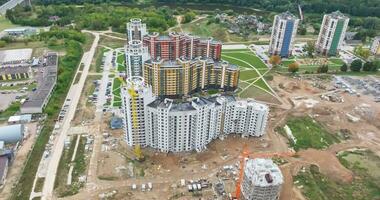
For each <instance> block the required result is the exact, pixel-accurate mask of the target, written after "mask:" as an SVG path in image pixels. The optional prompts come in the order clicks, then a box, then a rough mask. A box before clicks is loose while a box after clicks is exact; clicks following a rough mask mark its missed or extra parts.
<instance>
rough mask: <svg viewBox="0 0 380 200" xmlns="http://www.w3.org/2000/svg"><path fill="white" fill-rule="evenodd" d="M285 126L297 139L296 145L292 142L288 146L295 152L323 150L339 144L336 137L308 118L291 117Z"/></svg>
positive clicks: (282, 130)
mask: <svg viewBox="0 0 380 200" xmlns="http://www.w3.org/2000/svg"><path fill="white" fill-rule="evenodd" d="M286 124H287V125H288V126H289V128H290V130H291V131H292V134H293V135H294V137H295V138H296V139H297V142H296V144H294V143H292V142H291V144H290V145H291V146H292V147H293V148H294V149H295V150H297V151H298V150H300V149H307V148H314V149H324V148H326V147H328V146H330V145H331V144H333V143H337V142H339V140H338V138H337V137H335V136H334V135H332V134H330V133H329V132H328V131H327V130H326V129H325V128H324V127H323V126H322V125H321V124H319V123H318V122H316V121H315V120H314V119H312V118H310V117H308V116H305V117H291V118H290V119H288V121H287V123H286ZM280 132H281V133H283V134H285V130H284V129H282V128H281V130H280Z"/></svg>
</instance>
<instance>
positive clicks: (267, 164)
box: [241, 158, 284, 200]
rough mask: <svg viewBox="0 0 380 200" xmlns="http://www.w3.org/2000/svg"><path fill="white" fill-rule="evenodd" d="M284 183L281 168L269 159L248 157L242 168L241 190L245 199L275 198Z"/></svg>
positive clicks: (266, 199)
mask: <svg viewBox="0 0 380 200" xmlns="http://www.w3.org/2000/svg"><path fill="white" fill-rule="evenodd" d="M283 183H284V178H283V176H282V173H281V170H280V169H279V168H278V166H277V165H276V164H275V163H273V161H272V160H270V159H261V158H257V159H249V160H248V161H247V163H246V165H245V168H244V174H243V181H242V184H241V192H242V194H243V199H245V200H277V199H279V196H280V191H281V186H282V184H283Z"/></svg>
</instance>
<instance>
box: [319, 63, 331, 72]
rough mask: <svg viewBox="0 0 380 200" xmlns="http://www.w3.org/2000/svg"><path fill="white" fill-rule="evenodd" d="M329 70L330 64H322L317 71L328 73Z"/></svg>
mask: <svg viewBox="0 0 380 200" xmlns="http://www.w3.org/2000/svg"><path fill="white" fill-rule="evenodd" d="M328 71H329V66H328V65H321V66H320V67H318V69H317V73H327V72H328Z"/></svg>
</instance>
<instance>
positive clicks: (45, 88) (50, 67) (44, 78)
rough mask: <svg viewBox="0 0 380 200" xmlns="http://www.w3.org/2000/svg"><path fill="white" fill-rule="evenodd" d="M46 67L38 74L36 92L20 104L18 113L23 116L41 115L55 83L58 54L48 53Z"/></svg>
mask: <svg viewBox="0 0 380 200" xmlns="http://www.w3.org/2000/svg"><path fill="white" fill-rule="evenodd" d="M45 64H46V67H45V68H44V69H43V72H42V73H38V77H37V90H36V91H34V92H33V93H31V95H30V97H29V99H28V100H26V101H25V102H24V104H22V106H21V108H20V111H21V113H23V114H26V113H28V114H33V113H42V111H43V109H44V108H45V106H46V104H47V103H48V102H49V99H50V96H51V93H52V92H53V90H54V87H55V85H56V83H57V70H58V54H57V53H52V52H51V53H48V54H47V56H46V63H45Z"/></svg>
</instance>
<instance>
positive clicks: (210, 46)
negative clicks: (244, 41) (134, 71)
mask: <svg viewBox="0 0 380 200" xmlns="http://www.w3.org/2000/svg"><path fill="white" fill-rule="evenodd" d="M144 45H145V46H147V47H148V50H149V54H150V56H151V58H152V59H154V60H160V59H162V60H176V59H178V58H184V59H190V60H191V59H194V58H197V57H202V58H211V59H213V60H217V61H219V60H220V59H221V53H222V43H221V42H219V41H215V40H213V39H212V38H208V39H201V38H199V37H195V36H192V35H189V34H184V33H175V32H172V33H169V35H168V36H160V35H159V33H152V34H149V35H146V36H145V37H144Z"/></svg>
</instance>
